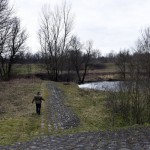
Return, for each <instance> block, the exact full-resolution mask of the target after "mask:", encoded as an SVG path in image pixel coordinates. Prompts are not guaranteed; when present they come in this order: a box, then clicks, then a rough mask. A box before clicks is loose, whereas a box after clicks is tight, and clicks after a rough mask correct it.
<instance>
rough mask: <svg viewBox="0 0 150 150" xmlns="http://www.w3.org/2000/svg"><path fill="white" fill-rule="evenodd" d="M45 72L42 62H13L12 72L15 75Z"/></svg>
mask: <svg viewBox="0 0 150 150" xmlns="http://www.w3.org/2000/svg"><path fill="white" fill-rule="evenodd" d="M41 72H46V70H45V69H44V67H43V65H42V64H14V65H13V74H15V75H30V74H36V73H41Z"/></svg>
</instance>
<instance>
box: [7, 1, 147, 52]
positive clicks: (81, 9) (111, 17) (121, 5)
mask: <svg viewBox="0 0 150 150" xmlns="http://www.w3.org/2000/svg"><path fill="white" fill-rule="evenodd" d="M67 1H69V2H70V3H71V5H72V12H73V13H74V14H75V20H74V33H75V35H77V36H78V37H80V39H81V41H83V42H84V41H86V40H93V42H94V48H96V49H99V50H100V51H101V53H102V54H106V53H108V52H110V51H111V50H114V51H115V52H118V51H119V50H120V49H124V48H130V47H134V45H135V42H136V40H137V38H138V37H140V31H141V30H142V29H144V28H146V27H148V26H150V0H67ZM10 3H11V5H13V6H14V8H15V11H16V14H17V16H18V17H20V19H21V22H22V26H23V27H24V28H26V29H27V32H28V35H29V38H28V41H27V44H28V46H29V47H30V48H31V50H32V51H33V52H36V51H38V50H40V46H39V44H38V43H39V41H38V36H37V32H38V29H39V23H40V22H39V20H40V12H41V8H42V6H43V5H44V4H49V5H50V6H51V7H53V6H54V5H55V4H59V3H62V0H10Z"/></svg>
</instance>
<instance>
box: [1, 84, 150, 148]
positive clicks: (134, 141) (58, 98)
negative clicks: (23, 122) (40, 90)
mask: <svg viewBox="0 0 150 150" xmlns="http://www.w3.org/2000/svg"><path fill="white" fill-rule="evenodd" d="M48 88H49V90H51V93H52V95H51V96H50V97H51V98H49V100H48V101H47V103H48V104H47V109H48V108H49V107H50V109H48V118H49V119H48V124H49V126H50V129H49V130H52V127H51V126H53V129H54V130H55V131H56V132H57V130H58V129H59V128H61V129H66V128H70V127H73V126H76V125H78V123H79V120H78V118H77V116H76V115H75V114H74V113H73V112H72V111H71V110H70V108H68V107H66V106H64V104H63V93H62V91H61V90H60V89H58V88H57V86H56V85H55V83H50V84H49V85H48ZM53 112H55V113H53ZM53 124H54V125H53ZM0 150H150V127H141V128H139V127H136V128H129V129H120V130H117V131H99V132H93V133H91V132H86V133H77V134H71V135H65V136H63V135H62V136H42V137H39V138H37V139H35V140H32V141H29V142H24V143H16V144H14V145H11V146H0Z"/></svg>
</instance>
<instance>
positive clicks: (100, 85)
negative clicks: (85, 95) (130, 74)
mask: <svg viewBox="0 0 150 150" xmlns="http://www.w3.org/2000/svg"><path fill="white" fill-rule="evenodd" d="M120 83H121V81H100V82H92V83H85V84H80V85H79V88H81V89H94V90H100V91H108V90H111V91H118V90H119V86H120Z"/></svg>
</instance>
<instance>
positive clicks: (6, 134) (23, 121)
mask: <svg viewBox="0 0 150 150" xmlns="http://www.w3.org/2000/svg"><path fill="white" fill-rule="evenodd" d="M41 83H42V81H41V80H39V79H16V80H12V81H8V82H0V145H1V144H2V145H3V144H4V145H5V144H11V143H13V142H17V141H22V140H27V139H30V138H32V137H34V136H36V135H39V134H40V132H41V131H40V130H41V116H37V115H36V114H35V104H32V103H31V102H32V99H33V96H34V94H36V92H37V91H41ZM10 135H11V136H10Z"/></svg>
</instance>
